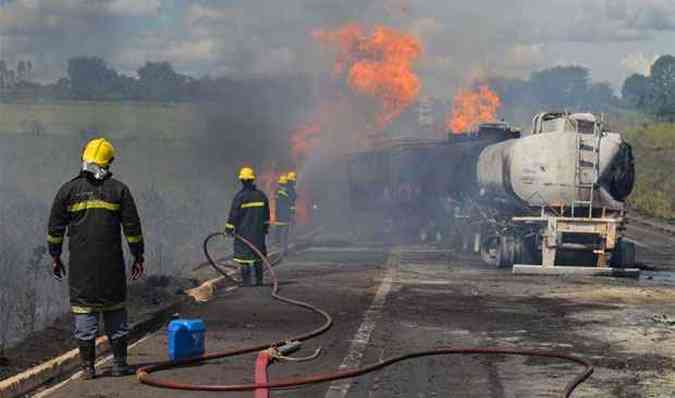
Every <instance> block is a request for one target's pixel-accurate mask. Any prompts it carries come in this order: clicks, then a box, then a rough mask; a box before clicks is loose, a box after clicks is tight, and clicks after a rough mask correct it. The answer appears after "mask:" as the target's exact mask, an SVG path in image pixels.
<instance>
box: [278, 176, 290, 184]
mask: <svg viewBox="0 0 675 398" xmlns="http://www.w3.org/2000/svg"><path fill="white" fill-rule="evenodd" d="M277 183H279V184H281V185H285V184H286V183H288V179H287V178H286V176H279V179H278V180H277Z"/></svg>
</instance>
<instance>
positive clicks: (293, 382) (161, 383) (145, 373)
mask: <svg viewBox="0 0 675 398" xmlns="http://www.w3.org/2000/svg"><path fill="white" fill-rule="evenodd" d="M218 236H224V235H223V234H222V233H215V234H211V235H209V236H208V237H207V238H206V240H205V241H204V252H205V254H206V257H207V259H208V260H209V262H210V263H211V265H212V266H213V267H214V268H215V269H216V270H218V272H220V273H222V274H226V273H225V272H223V271H222V270H221V269H220V268H219V267H218V266H217V265H216V263H215V262H214V261H213V259H212V257H211V256H210V254H209V252H208V247H207V244H208V242H209V241H210V240H211V239H213V238H215V237H218ZM235 238H236V239H239V240H240V241H241V242H243V243H244V244H246V245H247V246H248V247H249V248H251V250H252V251H253V252H254V253H255V254H256V255H257V256H258V257H260V258H261V259H262V261H263V263H264V264H265V267H266V268H267V270H268V272H269V274H270V276H271V277H272V281H273V288H272V296H273V297H274V298H275V299H276V300H279V301H282V302H284V303H287V304H291V305H294V306H298V307H302V308H305V309H308V310H311V311H313V312H315V313H317V314H319V315H321V316H322V317H323V318H324V320H325V322H324V323H323V325H321V327H319V328H316V329H314V330H312V331H309V332H307V333H304V334H301V335H298V336H295V337H292V338H289V339H285V340H283V341H278V342H275V343H272V344H262V345H257V346H252V347H246V348H241V349H238V350H231V351H225V352H218V353H212V354H205V355H203V356H200V357H196V358H189V359H183V360H177V361H167V362H161V363H156V364H152V365H149V366H144V367H142V368H139V369H138V370H137V372H136V375H137V377H138V380H139V381H140V382H141V383H144V384H147V385H151V386H155V387H162V388H169V389H177V390H191V391H254V390H256V389H282V388H291V387H300V386H306V385H310V384H318V383H326V382H329V381H334V380H341V379H347V378H354V377H358V376H363V375H365V374H367V373H370V372H374V371H377V370H381V369H383V368H385V367H388V366H390V365H393V364H396V363H398V362H401V361H406V360H409V359H414V358H421V357H430V356H439V355H451V354H464V355H466V354H479V355H486V354H489V355H515V356H527V357H542V358H554V359H560V360H564V361H568V362H573V363H575V364H578V365H581V366H583V367H584V370H583V372H581V373H579V374H578V375H577V376H575V377H574V379H573V380H572V381H570V382H569V383H568V384H567V386H566V387H565V390H564V391H563V392H562V394H561V396H562V397H566V398H567V397H570V396H571V395H572V393H573V392H574V390H575V389H576V388H577V387H578V386H579V385H580V384H581V383H583V382H584V381H586V380H587V379H588V378H589V377H590V376H591V374H593V366H592V365H591V364H590V363H589V362H588V361H586V360H584V359H581V358H578V357H575V356H572V355H568V354H563V353H556V352H545V351H527V350H505V349H492V348H453V347H444V348H437V349H433V350H428V351H418V352H412V353H408V354H404V355H399V356H395V357H391V358H388V359H384V360H382V361H380V362H377V363H374V364H372V365H368V366H365V367H362V368H359V369H352V370H343V371H338V372H333V373H328V374H322V375H314V376H308V377H298V378H288V379H281V380H277V381H275V382H271V383H262V384H238V385H237V384H233V385H203V384H185V383H177V382H174V381H169V380H165V379H159V378H156V377H153V376H151V375H150V374H151V373H153V372H158V371H161V370H166V369H171V368H178V367H183V366H188V365H195V364H199V363H202V362H205V361H209V360H215V359H221V358H226V357H232V356H237V355H242V354H248V353H252V352H259V351H263V350H267V349H269V348H271V347H279V346H281V345H283V344H285V343H287V342H289V341H304V340H309V339H311V338H313V337H316V336H318V335H320V334H322V333H324V332H325V331H327V330H328V329H329V328H330V327H331V326H332V324H333V319H332V318H331V316H330V315H329V314H328V313H327V312H326V311H324V310H322V309H320V308H317V307H315V306H313V305H311V304H308V303H305V302H303V301H299V300H293V299H290V298H287V297H283V296H281V295H280V294H279V281H278V280H277V277H276V275H275V273H274V270H273V268H272V263H271V262H270V260H269V259H268V258H267V256H265V255H264V254H263V253H261V252H260V251H259V250H258V249H257V248H256V247H255V246H254V245H253V244H252V243H251V242H249V241H248V240H246V239H245V238H243V237H241V236H238V235H236V236H235Z"/></svg>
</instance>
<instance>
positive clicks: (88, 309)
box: [71, 303, 126, 315]
mask: <svg viewBox="0 0 675 398" xmlns="http://www.w3.org/2000/svg"><path fill="white" fill-rule="evenodd" d="M124 307H126V303H119V304H113V305H95V306H84V305H74V306H72V307H71V309H72V311H73V314H80V315H81V314H91V313H94V312H99V311H115V310H121V309H124Z"/></svg>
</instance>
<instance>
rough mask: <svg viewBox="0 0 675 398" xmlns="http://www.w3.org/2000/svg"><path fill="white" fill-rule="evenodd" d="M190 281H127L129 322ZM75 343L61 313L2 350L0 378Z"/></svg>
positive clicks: (157, 278) (168, 300)
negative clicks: (48, 324) (3, 356)
mask: <svg viewBox="0 0 675 398" xmlns="http://www.w3.org/2000/svg"><path fill="white" fill-rule="evenodd" d="M194 285H195V282H194V281H192V280H189V279H180V278H174V277H168V276H157V275H151V276H148V277H146V278H145V279H143V280H142V281H140V282H137V283H132V284H130V285H129V288H128V295H127V310H128V311H129V323H134V322H136V321H138V320H139V319H142V318H144V317H145V316H148V315H149V314H152V313H153V312H155V311H157V310H159V309H160V308H162V307H164V306H166V305H169V304H170V303H172V302H175V301H176V300H177V298H178V297H179V295H181V294H183V293H182V292H183V290H185V289H187V288H190V287H193V286H194ZM101 329H102V328H101ZM76 346H77V343H76V342H75V340H74V338H73V317H72V314H65V315H64V316H63V317H61V318H59V319H57V320H56V321H55V322H53V323H52V324H51V325H50V326H48V327H47V328H46V329H43V330H40V331H38V332H35V333H33V334H31V335H30V336H28V337H27V338H26V339H24V340H23V341H22V342H21V343H19V344H17V345H16V346H14V347H13V348H11V349H9V350H7V351H6V352H5V358H6V362H5V363H4V364H0V380H3V379H6V378H8V377H11V376H14V375H16V374H18V373H21V372H22V371H24V370H26V369H30V368H32V367H34V366H36V365H39V364H40V363H43V362H45V361H47V360H49V359H52V358H54V357H56V356H58V355H60V354H63V353H64V352H66V351H69V350H72V349H74V348H75V347H76ZM1 365H4V366H1Z"/></svg>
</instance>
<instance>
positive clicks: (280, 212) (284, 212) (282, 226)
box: [274, 175, 291, 251]
mask: <svg viewBox="0 0 675 398" xmlns="http://www.w3.org/2000/svg"><path fill="white" fill-rule="evenodd" d="M277 184H278V187H277V191H276V195H275V205H276V216H277V220H276V225H275V227H276V228H275V234H274V241H275V243H276V244H278V245H279V246H280V247H281V248H282V250H284V251H286V249H287V248H288V229H289V227H290V223H291V197H290V195H289V193H288V191H287V185H288V180H287V178H286V176H285V175H282V176H280V177H279V179H278V180H277Z"/></svg>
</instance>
